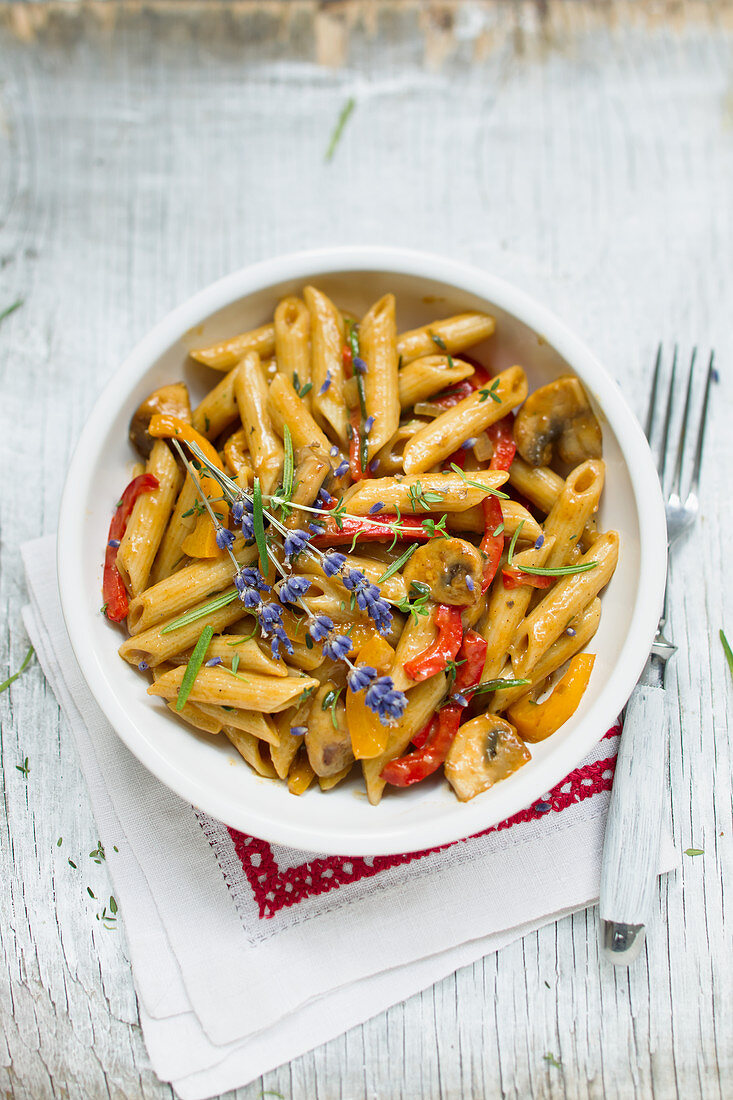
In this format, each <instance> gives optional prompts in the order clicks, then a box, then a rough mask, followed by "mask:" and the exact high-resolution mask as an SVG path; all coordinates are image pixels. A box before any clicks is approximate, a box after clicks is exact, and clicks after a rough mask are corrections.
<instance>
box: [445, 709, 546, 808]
mask: <svg viewBox="0 0 733 1100" xmlns="http://www.w3.org/2000/svg"><path fill="white" fill-rule="evenodd" d="M528 760H531V755H530V752H529V749H528V748H527V746H526V745H525V744H524V742H523V741H522V740H521V738H520V737H518V736H517V731H516V730H515V728H514V726H511V725H510V724H509V722H505V721H504V719H503V718H499V717H498V716H497V715H496V714H480V715H479V716H478V717H477V718H472V719H471V721H470V722H466V724H465V725H463V726H461V727H460V729H459V730H458V733H457V734H456V737H455V740H454V742H453V744H452V745H451V747H450V750H449V751H448V756H447V758H446V761H445V777H446V779H447V780H448V782H449V783H450V785H451V787H452V788H453V790H454V791H455V792H456V795H457V796H458V798H459V799H460V801H461V802H467V801H468V800H469V798H475V797H476V795H477V794H481V792H482V791H487V790H488V789H489V787H493V786H494V784H495V783H498V782H499V780H500V779H506V777H507V776H508V775H511V774H512V773H513V772H515V771H517V770H518V769H519V768H521V767H522V765H523V764H526V763H527V761H528Z"/></svg>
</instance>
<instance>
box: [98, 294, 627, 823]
mask: <svg viewBox="0 0 733 1100" xmlns="http://www.w3.org/2000/svg"><path fill="white" fill-rule="evenodd" d="M494 329H495V321H494V318H492V317H491V316H489V315H488V314H485V313H480V312H477V311H468V312H465V313H461V314H458V315H455V316H451V317H447V318H443V319H437V320H435V321H434V322H433V323H431V324H427V325H423V326H421V327H420V328H417V329H413V330H410V331H403V332H398V328H397V303H396V301H395V298H394V295H392V294H386V295H385V296H384V297H382V298H381V299H380V300H379V301H378V302H376V303H375V304H374V305H373V306H372V307H371V308H370V309H369V310H368V312H367V313H366V314H365V315H364V316H363V317H361V318H356V317H353V316H351V315H350V314H349V313H348V312H345V311H342V310H341V309H340V308H339V307H338V305H337V304H335V303H334V302H333V301H332V300H331V299H330V298H329V297H327V296H326V295H325V294H324V293H322V292H321V291H320V290H318V289H317V288H316V287H313V286H306V287H304V288H303V291H302V296H295V295H292V296H289V297H286V298H284V299H283V300H282V301H280V302H279V303H278V305H277V308H276V309H275V312H274V316H273V319H272V321H271V322H269V323H267V324H265V325H263V326H262V327H260V328H258V329H255V330H251V331H248V332H244V333H241V334H238V335H234V336H232V337H231V338H229V339H226V340H222V341H220V342H219V343H216V344H214V345H211V346H207V347H203V348H200V349H197V350H194V351H193V352H192V353H191V354H192V357H193V358H194V359H195V360H196V361H198V363H200V364H203V365H204V366H205V367H207V368H209V369H210V370H211V371H212V372H217V373H218V376H219V378H218V381H217V383H216V385H213V387H212V388H211V389H210V390H209V392H208V393H207V394H206V396H205V397H204V398H203V400H202V401H200V402H199V403H198V404H197V405H196V406H195V407H192V406H191V401H190V397H189V392H188V388H187V386H186V385H185V384H184V383H182V382H172V383H171V384H169V385H166V386H163V387H162V388H160V389H158V390H156V391H155V392H154V393H152V394H150V396H149V397H148V398H147V399H146V400H145V401H144V402H143V403H142V404H141V405H140V407H139V408H138V409H137V410H136V412H135V413H134V415H133V417H132V420H131V422H130V440H131V443H132V445H133V446H134V447H135V449H136V451H137V452H138V455H139V458H140V464H139V467H138V468H137V469H136V471H135V476H134V477H133V479H132V481H131V482H130V483H129V485H128V486H127V487H126V488H125V490H124V492H123V493H122V496H121V498H120V500H119V501H118V503H117V506H116V510H115V513H114V516H113V519H112V522H111V525H110V530H109V536H108V541H107V546H106V551H105V562H104V577H103V594H104V605H103V612H104V614H105V615H106V616H107V618H108V619H109V620H110V621H111V622H114V623H121V622H123V621H126V625H127V632H128V634H129V637H127V638H126V639H125V641H124V642H123V643H122V645H121V647H120V650H119V652H120V655H121V656H122V657H123V658H124V660H125V661H127V662H129V663H130V664H131V665H133V666H135V667H137V668H138V669H140V671H141V672H144V673H147V674H148V676H149V678H150V680H151V683H150V684H149V686H148V689H147V690H148V694H149V695H150V696H151V697H155V698H157V699H158V700H160V701H161V702H162V703H163V704H164V705H167V706H168V707H169V708H170V710H171V711H172V712H173V713H174V714H175V715H176V716H177V717H179V718H180V719H182V720H183V721H184V722H185V723H187V724H188V725H189V726H190V727H193V729H194V730H196V731H199V733H200V734H204V735H223V736H224V737H225V738H227V739H228V740H229V741H230V742H231V743H232V744H233V745H234V746H235V747H236V749H237V750H238V751H239V753H240V754H241V756H242V757H243V758H244V759H245V760H246V761H247V763H248V764H249V765H250V767H251V768H252V769H254V771H255V772H257V773H258V774H259V775H260V776H263V777H265V778H269V779H279V780H282V781H285V782H286V783H287V785H288V788H289V790H290V791H291V792H292V793H293V794H302V793H303V792H304V791H305V790H307V789H308V787H309V786H311V785H312V784H313V783H314V782H315V783H316V785H317V786H318V787H320V789H321V790H324V791H328V790H330V789H331V788H333V787H335V786H336V785H337V784H339V783H341V782H342V781H343V780H345V779H346V778H347V776H349V775H350V774H351V773H352V772H353V771H354V770H355V769H356V768H359V769H360V771H361V774H362V776H363V780H364V784H365V787H366V792H367V796H368V798H369V801H370V802H371V803H372V804H374V805H376V804H377V803H378V802H379V801H380V799H381V797H382V795H383V793H384V792H385V790H386V789H388V788H389V789H393V790H397V789H398V788H402V787H410V786H413V785H414V784H417V783H420V782H423V781H425V780H427V779H428V777H429V776H431V775H433V774H435V773H439V772H440V770H441V769H442V773H443V776H444V777H445V779H446V780H447V782H448V783H449V784H450V786H451V787H452V789H453V791H454V792H455V794H456V796H457V797H458V798H459V799H460V800H461V801H465V800H468V799H471V798H473V797H474V796H475V795H477V794H480V793H481V792H483V791H486V790H488V789H489V788H490V787H492V786H493V785H494V784H495V783H497V782H499V781H500V780H502V779H505V778H506V777H507V776H510V775H511V774H513V773H514V772H515V771H517V770H518V769H519V768H521V767H522V766H523V765H524V764H526V763H527V762H528V761H529V760H530V759H531V754H530V749H529V748H528V746H529V745H531V744H533V743H537V742H540V741H543V740H544V739H545V738H547V737H549V736H550V735H551V734H553V733H554V732H556V731H557V730H558V729H559V728H560V727H561V726H562V725H563V724H564V723H565V722H566V721H567V720H568V719H569V718H570V717H571V716H572V714H573V713H574V712H575V710H576V709H577V707H578V705H579V703H580V701H581V699H582V696H583V693H584V692H585V689H586V687H587V685H588V682H589V678H590V675H591V672H592V668H593V661H594V657H593V655H592V654H589V653H587V652H585V649H586V647H587V645H588V643H589V642H590V640H591V639H592V637H593V635H594V634H595V632H596V630H597V628H598V624H599V620H600V613H601V606H600V599H599V593H600V591H601V590H602V589H603V588H604V586H605V585H606V584H607V583H608V581H609V579H610V577H611V576H612V574H613V571H614V569H615V566H616V561H617V557H618V543H619V538H618V534H617V533H616V532H615V531H605V532H601V531H599V530H598V528H597V524H596V513H597V511H598V506H599V501H600V497H601V493H602V489H603V482H604V474H605V466H604V463H603V459H602V433H601V428H600V425H599V423H598V420H597V419H596V417H595V415H594V413H593V411H592V408H591V405H590V402H589V400H588V397H587V395H586V393H585V391H584V389H583V387H582V385H581V383H580V382H579V381H578V379H577V378H576V377H575V376H572V375H564V376H561V377H558V378H556V379H555V380H553V381H552V382H550V383H548V384H547V385H544V386H542V387H541V388H539V389H536V390H534V391H533V392H532V393H529V391H528V383H527V376H526V374H525V370H524V369H523V367H522V366H519V365H516V366H511V367H508V368H507V369H504V370H501V371H500V372H499V373H492V371H491V368H490V348H491V344H490V337H491V336H492V334H493V332H494ZM487 348H488V349H489V350H488V351H487V350H486V349H487ZM471 351H473V352H474V353H475V354H476V355H477V356H478V358H475V357H474V356H473V355H472V354H469V353H470V352H471ZM151 701H152V700H151Z"/></svg>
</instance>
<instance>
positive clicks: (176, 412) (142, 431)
mask: <svg viewBox="0 0 733 1100" xmlns="http://www.w3.org/2000/svg"><path fill="white" fill-rule="evenodd" d="M159 413H168V415H169V416H177V417H178V419H179V420H185V422H186V423H187V424H190V423H191V402H190V401H189V398H188V388H187V386H186V385H185V383H183V382H173V383H172V385H170V386H161V388H160V389H159V390H154V391H153V393H151V394H150V396H149V397H146V398H145V400H144V401H143V403H142V405H140V407H139V408H138V409H136V411H135V413H134V414H133V416H132V419H131V420H130V442H131V443H132V445H133V446H134V447H136V448H137V449H138V451H139V452H140V454H141V455H142V456H143V458H147V457H148V455H149V454H150V452H151V451H152V449H153V443H154V442H155V440H154V439H153V437H152V436H151V435H150V433H149V431H148V427H149V425H150V421H151V419H152V417H154V416H157V415H158V414H159Z"/></svg>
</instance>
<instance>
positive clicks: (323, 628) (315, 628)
mask: <svg viewBox="0 0 733 1100" xmlns="http://www.w3.org/2000/svg"><path fill="white" fill-rule="evenodd" d="M308 630H309V633H310V636H311V638H312V639H313V641H314V642H322V641H323V639H324V638H326V637H328V634H329V632H330V631H331V630H333V622H332V620H331V619H329V617H328V615H316V616H315V617H314V618H313V619H312V620H311V624H310V626H309V628H308Z"/></svg>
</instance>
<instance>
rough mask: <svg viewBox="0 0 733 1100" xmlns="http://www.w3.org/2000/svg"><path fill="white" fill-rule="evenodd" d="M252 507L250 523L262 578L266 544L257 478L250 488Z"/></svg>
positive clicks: (264, 567) (264, 573)
mask: <svg viewBox="0 0 733 1100" xmlns="http://www.w3.org/2000/svg"><path fill="white" fill-rule="evenodd" d="M252 507H253V509H254V512H253V514H252V521H253V523H254V529H255V540H256V542H257V550H258V552H259V555H260V568H261V569H262V574H263V576H267V566H268V562H267V543H266V542H265V521H264V517H263V513H262V489H261V487H260V479H259V478H258V477H256V478H255V480H254V486H253V488H252Z"/></svg>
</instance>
